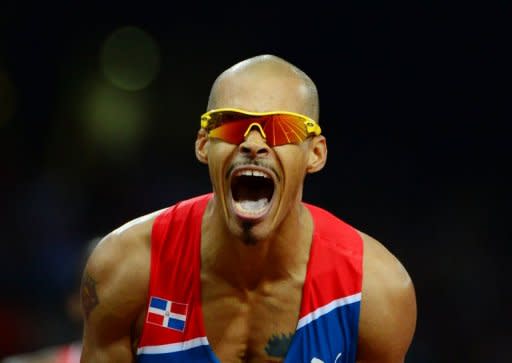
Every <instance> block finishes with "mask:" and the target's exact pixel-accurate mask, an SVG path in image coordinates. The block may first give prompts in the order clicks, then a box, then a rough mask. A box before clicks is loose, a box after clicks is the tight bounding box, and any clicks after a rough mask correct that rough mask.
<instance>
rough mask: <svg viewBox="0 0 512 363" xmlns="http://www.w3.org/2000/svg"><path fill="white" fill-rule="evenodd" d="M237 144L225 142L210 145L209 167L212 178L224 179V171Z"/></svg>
mask: <svg viewBox="0 0 512 363" xmlns="http://www.w3.org/2000/svg"><path fill="white" fill-rule="evenodd" d="M235 147H236V146H235V145H231V144H228V143H224V142H216V143H212V144H211V145H210V148H209V150H208V169H209V171H210V175H211V177H212V179H216V180H218V179H219V178H221V179H224V175H223V171H224V169H225V167H226V165H227V162H228V160H229V158H230V157H231V155H232V154H233V150H234V148H235Z"/></svg>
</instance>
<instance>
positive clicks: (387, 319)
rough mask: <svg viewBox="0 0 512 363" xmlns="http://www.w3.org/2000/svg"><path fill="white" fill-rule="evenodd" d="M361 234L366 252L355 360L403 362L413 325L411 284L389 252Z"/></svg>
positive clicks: (370, 362) (413, 303)
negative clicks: (356, 358)
mask: <svg viewBox="0 0 512 363" xmlns="http://www.w3.org/2000/svg"><path fill="white" fill-rule="evenodd" d="M360 233H361V232H360ZM361 236H362V238H363V241H364V250H365V253H364V262H363V292H362V301H361V318H360V323H359V347H358V361H361V362H365V363H372V362H375V363H376V362H380V363H398V362H403V361H404V359H405V355H406V353H407V351H408V349H409V346H410V344H411V342H412V338H413V335H414V331H415V328H416V314H417V313H416V296H415V291H414V285H413V282H412V280H411V278H410V276H409V273H408V272H407V270H406V269H405V267H404V266H403V265H402V263H401V262H400V261H399V260H398V259H397V258H396V257H395V256H394V255H393V254H392V253H391V252H389V251H388V250H387V249H386V248H385V247H384V246H383V245H382V244H381V243H380V242H378V241H377V240H375V239H374V238H372V237H370V236H368V235H366V234H364V233H361Z"/></svg>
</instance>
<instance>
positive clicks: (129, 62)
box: [100, 27, 160, 91]
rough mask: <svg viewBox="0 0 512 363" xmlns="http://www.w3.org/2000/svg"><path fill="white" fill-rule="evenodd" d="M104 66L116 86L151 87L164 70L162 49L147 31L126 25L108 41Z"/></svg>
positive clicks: (102, 55)
mask: <svg viewBox="0 0 512 363" xmlns="http://www.w3.org/2000/svg"><path fill="white" fill-rule="evenodd" d="M100 59H101V67H102V71H103V73H104V75H105V77H106V78H107V79H108V80H109V81H110V82H112V84H113V85H115V86H116V87H119V88H121V89H123V90H127V91H137V90H141V89H143V88H145V87H147V86H148V85H149V84H150V83H151V82H152V81H153V80H154V79H155V77H156V75H157V74H158V72H159V70H160V49H159V46H158V44H157V43H156V42H155V40H154V39H153V38H152V37H151V36H150V35H149V34H148V33H146V32H145V31H143V30H141V29H139V28H135V27H123V28H119V29H117V30H116V31H114V32H113V33H112V34H110V36H109V37H108V38H107V39H106V40H105V42H104V44H103V47H102V50H101V58H100Z"/></svg>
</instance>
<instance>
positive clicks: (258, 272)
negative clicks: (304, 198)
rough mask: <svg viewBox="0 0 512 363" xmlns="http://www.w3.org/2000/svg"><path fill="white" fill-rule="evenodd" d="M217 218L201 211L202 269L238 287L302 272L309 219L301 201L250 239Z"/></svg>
mask: <svg viewBox="0 0 512 363" xmlns="http://www.w3.org/2000/svg"><path fill="white" fill-rule="evenodd" d="M221 219H222V216H221V215H220V213H214V212H212V213H205V217H204V219H203V233H202V236H203V237H202V243H201V245H202V247H201V255H202V269H206V270H207V271H208V272H211V273H213V274H215V275H217V276H219V277H221V278H222V279H224V280H227V281H228V282H230V283H231V284H232V285H233V286H236V287H239V288H242V289H254V288H255V287H257V286H258V285H260V284H261V283H265V282H272V281H277V280H280V279H285V278H290V277H291V278H296V277H297V276H302V275H303V274H302V272H303V270H304V269H305V266H306V264H307V261H308V259H309V249H310V245H311V241H312V232H313V222H312V218H311V215H310V213H309V210H308V209H307V208H306V207H304V206H303V205H302V204H301V203H300V204H298V205H297V208H295V209H294V210H293V211H291V212H290V213H289V214H288V215H287V217H286V218H285V220H284V221H283V222H282V223H281V224H280V225H279V226H278V227H277V228H276V230H275V231H273V233H272V234H271V235H269V236H268V237H267V238H265V239H260V240H257V241H251V243H247V241H246V240H244V239H243V238H237V237H236V236H234V235H233V234H232V233H231V232H230V231H229V229H228V228H227V226H226V225H225V223H224V222H223V220H221Z"/></svg>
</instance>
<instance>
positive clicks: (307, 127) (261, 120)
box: [201, 108, 322, 147]
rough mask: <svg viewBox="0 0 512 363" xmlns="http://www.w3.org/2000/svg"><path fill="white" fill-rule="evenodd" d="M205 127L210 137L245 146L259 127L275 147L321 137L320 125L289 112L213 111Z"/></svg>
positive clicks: (203, 120)
mask: <svg viewBox="0 0 512 363" xmlns="http://www.w3.org/2000/svg"><path fill="white" fill-rule="evenodd" d="M201 127H202V128H203V129H205V130H206V131H207V132H208V136H209V137H213V138H218V139H221V140H223V141H226V142H229V143H230V144H235V145H238V144H241V143H242V142H243V141H244V140H245V138H246V137H247V135H248V134H249V132H251V130H252V129H253V127H256V128H257V129H258V131H259V132H260V134H261V136H262V137H263V138H264V139H265V142H266V143H267V144H268V145H269V146H271V147H273V146H279V145H285V144H300V143H301V142H303V141H304V140H306V139H307V138H308V137H310V136H312V135H315V136H317V135H320V133H321V132H322V130H321V128H320V126H319V125H318V124H317V123H316V122H315V121H313V120H312V119H311V118H309V117H307V116H304V115H301V114H298V113H294V112H287V111H275V112H248V111H244V110H239V109H235V108H219V109H216V110H210V111H208V112H206V113H205V114H203V115H202V116H201Z"/></svg>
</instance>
